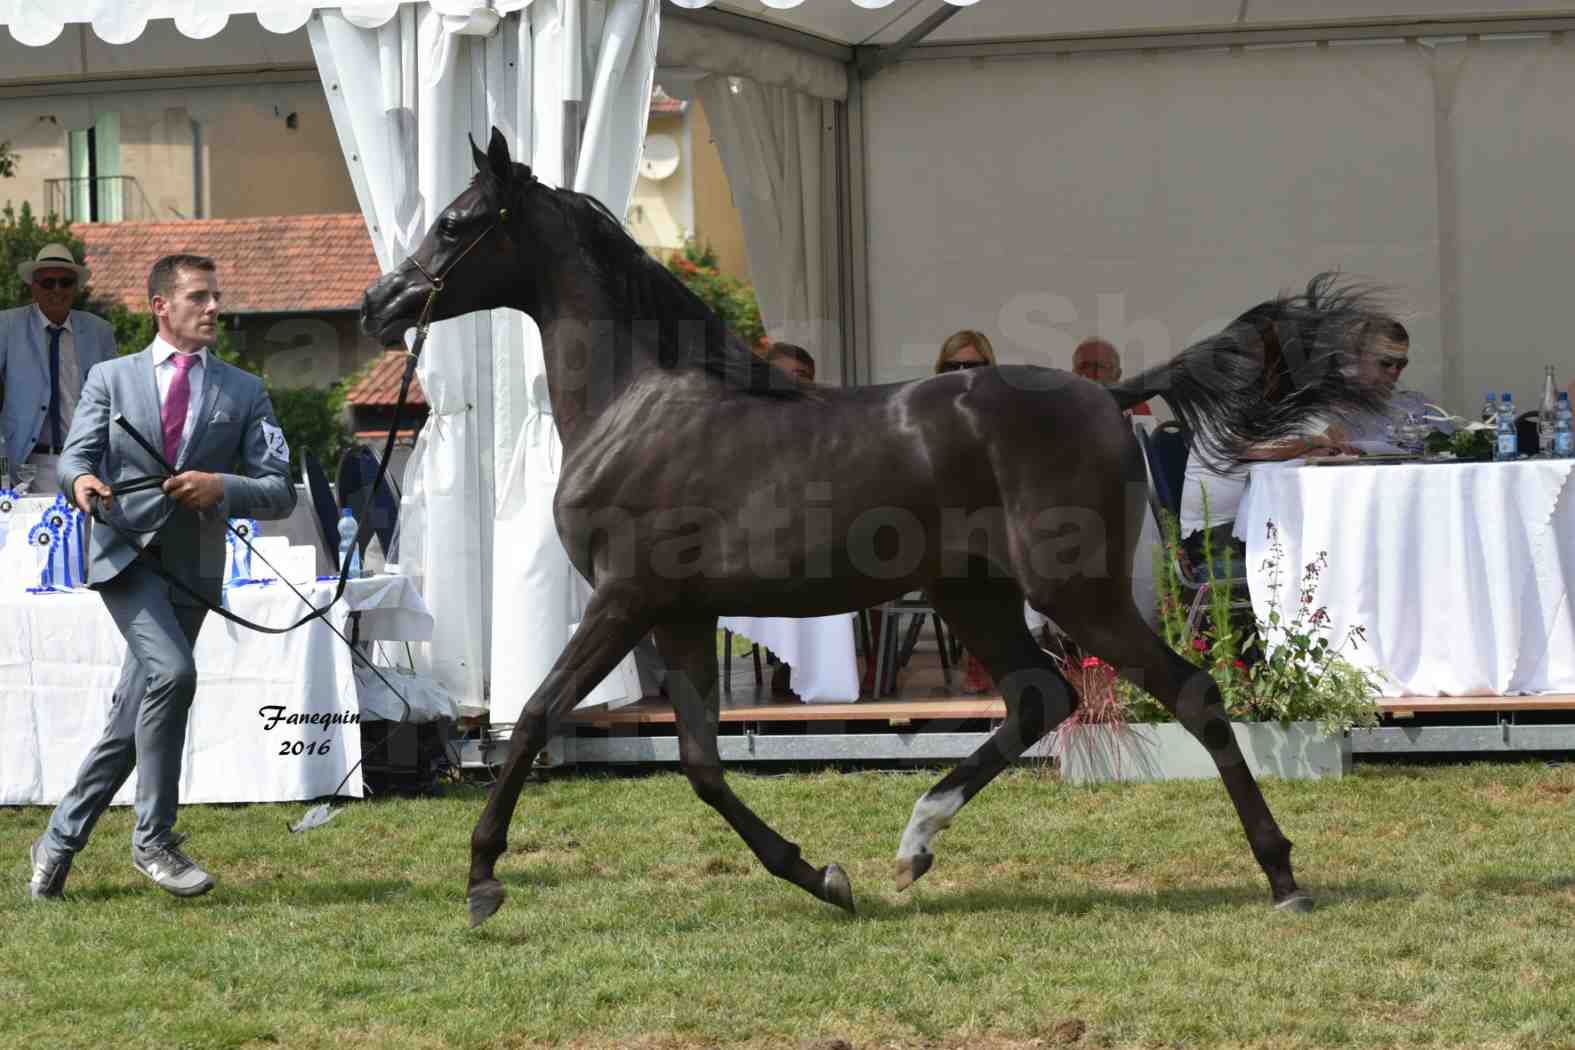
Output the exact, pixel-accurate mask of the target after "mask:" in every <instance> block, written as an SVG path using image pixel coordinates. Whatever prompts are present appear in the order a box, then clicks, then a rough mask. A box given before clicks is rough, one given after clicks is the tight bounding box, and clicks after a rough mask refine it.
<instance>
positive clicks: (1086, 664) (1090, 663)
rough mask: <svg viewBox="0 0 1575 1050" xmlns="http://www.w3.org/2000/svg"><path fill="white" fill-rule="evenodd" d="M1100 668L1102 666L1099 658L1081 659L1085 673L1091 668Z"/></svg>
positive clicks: (1086, 657)
mask: <svg viewBox="0 0 1575 1050" xmlns="http://www.w3.org/2000/svg"><path fill="white" fill-rule="evenodd" d="M1102 666H1104V664H1103V662H1102V661H1101V660H1100V659H1099V657H1097V656H1085V657H1083V670H1085V671H1086V670H1088V669H1089V668H1091V667H1102Z"/></svg>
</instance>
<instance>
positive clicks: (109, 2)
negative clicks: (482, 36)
mask: <svg viewBox="0 0 1575 1050" xmlns="http://www.w3.org/2000/svg"><path fill="white" fill-rule="evenodd" d="M402 2H406V0H361V2H350V3H345V2H339V3H318V2H316V0H78V2H77V3H75V4H70V3H67V4H59V5H49V4H43V3H40V2H39V0H0V23H3V24H4V25H5V26H6V27H7V28H9V29H10V30H11V36H12V37H14V38H15V39H16V41H17V42H18V43H22V44H27V45H29V46H32V47H43V46H44V45H45V44H48V43H51V42H52V41H53V40H54V39H55V38H56V37H58V36H59V35H60V34H61V33H62V32H63V31H64V30H65V27H66V26H67V25H68V24H71V23H83V22H85V23H87V24H89V25H91V26H92V27H93V32H94V34H96V35H97V36H98V38H99V39H100V40H102V41H104V42H105V43H106V44H129V43H131V42H132V41H133V40H136V39H137V38H138V37H140V36H141V35H142V33H143V30H145V29H146V28H147V25H148V23H149V22H150V21H153V20H154V19H161V18H167V19H172V20H173V21H174V23H175V28H176V29H177V30H179V31H180V33H181V35H183V36H187V37H190V38H192V39H194V40H206V39H208V38H209V37H211V36H214V35H216V34H217V33H218V32H219V31H220V30H222V29H223V28H224V26H225V23H227V22H228V21H229V20H230V16H231V15H244V14H255V15H256V16H257V21H258V22H260V23H261V24H262V27H263V28H264V29H267V30H269V31H270V32H274V33H293V32H295V31H296V30H298V29H300V28H301V27H302V26H304V25H305V24H306V23H307V20H308V19H310V18H311V17H312V12H313V11H316V10H317V9H318V8H333V9H335V10H338V11H339V12H340V13H341V14H343V15H344V17H345V19H346V20H347V21H349V22H350V23H351V24H352V25H356V26H359V27H361V28H364V29H375V28H377V27H378V26H381V25H384V24H385V23H387V22H388V21H389V20H390V19H392V18H393V17H394V15H395V14H397V13H398V11H399V8H400V5H401V3H402ZM424 2H426V3H428V4H429V5H430V6H431V7H432V9H433V10H434V11H436V12H438V13H439V14H441V15H443V16H444V17H445V18H450V19H454V20H456V22H457V23H458V25H457V26H456V28H459V27H461V26H464V25H466V24H470V25H474V26H476V27H477V28H478V29H479V30H480V31H481V32H483V33H485V32H487V31H489V30H490V28H491V27H492V26H495V25H496V24H497V20H498V16H500V15H506V14H510V13H512V12H514V11H519V10H523V9H524V8H526V7H529V6H530V4H531V0H492V2H491V3H486V2H484V0H424Z"/></svg>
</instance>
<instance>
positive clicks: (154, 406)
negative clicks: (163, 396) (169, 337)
mask: <svg viewBox="0 0 1575 1050" xmlns="http://www.w3.org/2000/svg"><path fill="white" fill-rule="evenodd" d="M136 360H137V367H136V369H135V375H134V376H133V378H132V383H131V396H132V399H133V400H132V403H131V405H130V406H129V407H130V408H131V411H130V412H128V413H126V418H127V419H129V420H130V421H131V423H132V425H133V426H135V427H136V428H137V430H138V431H140V432H141V434H142V436H143V437H145V438H147V439H148V440H149V441H150V442H152V444H153V447H154V448H159V447H160V446H161V445H162V444H163V442H164V417H163V416H162V415H161V414H160V412H159V381H158V378H157V376H156V375H155V374H154V371H153V347H152V345H151V344H150V345H149V346H148V348H147V349H146V350H144V351H142V353H140V354H138V355H137V358H136ZM155 469H156V468H155Z"/></svg>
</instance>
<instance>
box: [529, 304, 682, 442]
mask: <svg viewBox="0 0 1575 1050" xmlns="http://www.w3.org/2000/svg"><path fill="white" fill-rule="evenodd" d="M542 320H543V323H542V356H543V359H544V361H545V363H546V367H547V390H548V394H549V396H550V397H551V398H552V415H553V421H554V422H555V423H556V425H557V428H558V436H559V438H560V439H561V440H562V442H563V445H564V450H565V451H568V450H569V449H571V448H572V447H573V446H574V445H575V444H576V443H577V442H578V439H579V437H580V436H581V435H582V434H584V433H585V432H586V431H587V430H589V429H590V426H591V424H593V423H594V422H595V421H596V420H597V419H599V418H600V417H601V416H602V415H603V414H605V413H606V412H607V411H608V409H610V408H611V407H612V406H613V405H614V404H615V403H616V402H617V400H618V399H619V397H621V396H622V395H623V393H624V391H625V390H627V389H628V387H629V385H630V384H631V383H633V382H634V380H635V379H636V378H637V377H638V376H639V375H640V374H641V373H643V372H645V371H647V370H649V369H652V368H656V367H657V365H658V362H657V359H656V345H655V342H654V340H651V339H649V338H642V337H641V333H640V332H639V330H638V326H637V325H636V324H635V323H633V322H631V320H630V319H629V318H627V317H624V316H621V312H620V311H619V310H617V309H616V308H614V307H613V306H612V305H610V303H609V302H608V301H607V300H606V298H605V297H603V296H600V295H596V294H594V293H592V292H583V291H571V292H570V294H568V295H566V296H565V297H564V298H563V299H562V300H561V301H560V303H559V304H558V308H557V309H556V310H554V311H551V312H550V313H549V316H547V317H544V318H543V319H542Z"/></svg>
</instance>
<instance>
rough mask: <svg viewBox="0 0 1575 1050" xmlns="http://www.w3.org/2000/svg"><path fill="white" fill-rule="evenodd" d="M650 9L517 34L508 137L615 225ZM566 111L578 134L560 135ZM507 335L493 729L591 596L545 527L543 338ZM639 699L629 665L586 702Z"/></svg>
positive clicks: (653, 16)
mask: <svg viewBox="0 0 1575 1050" xmlns="http://www.w3.org/2000/svg"><path fill="white" fill-rule="evenodd" d="M575 4H583V6H580V7H576V6H574V5H575ZM659 10H660V3H659V0H608V2H606V3H601V2H597V3H583V0H568V2H563V0H536V3H535V4H534V6H532V7H531V8H530V9H529V10H528V11H527V12H526V13H525V17H526V21H525V22H524V23H523V24H522V29H521V31H522V33H524V32H528V33H529V36H530V39H531V41H532V43H533V48H532V51H531V55H530V60H529V61H522V62H521V65H520V69H521V70H522V71H524V72H522V74H521V87H520V92H521V94H522V95H525V96H528V97H530V98H531V99H533V103H534V104H533V106H532V107H531V110H530V112H531V113H532V114H533V120H532V122H531V123H530V124H529V125H525V126H522V127H521V128H520V129H519V134H518V136H517V138H516V141H518V142H519V143H521V148H522V149H525V144H526V143H528V144H529V146H528V149H526V152H525V155H524V156H523V157H520V159H524V160H528V161H529V163H530V164H531V167H532V170H533V171H534V173H535V175H536V177H537V178H538V179H540V180H541V181H543V182H545V183H548V184H549V185H554V186H561V185H563V184H564V183H565V181H566V178H565V177H566V174H567V172H566V167H567V164H568V161H567V159H566V155H567V154H577V163H576V164H575V170H574V176H573V180H572V187H573V189H575V190H577V191H578V192H580V193H586V194H590V195H591V196H593V197H595V198H597V199H598V200H600V201H601V202H602V203H603V204H604V205H606V206H607V208H608V210H609V211H611V212H612V213H613V214H614V215H623V214H624V213H625V212H626V211H627V210H628V207H629V200H630V198H631V197H632V196H633V195H634V186H635V181H636V180H637V179H638V177H639V163H640V148H641V144H642V143H643V142H644V140H645V126H646V117H647V114H648V113H649V110H650V105H651V85H652V73H653V71H654V69H655V66H656V39H657V28H658V17H659ZM576 38H578V42H577V43H576ZM576 102H578V103H580V104H579V105H578V106H576V105H574V103H576ZM566 103H568V105H566ZM576 110H577V111H578V112H579V113H580V114H582V116H581V119H582V121H583V128H573V127H571V126H570V116H569V115H570V114H572V113H573V112H575V111H576ZM566 135H572V136H576V137H577V139H578V144H577V148H571V149H568V150H566V149H565V145H566V141H565V136H566ZM571 145H572V144H571ZM507 328H508V332H507V338H500V339H497V340H495V342H494V346H495V347H496V349H497V351H498V353H497V358H496V376H497V383H498V387H497V390H498V398H497V427H496V435H497V445H496V455H497V457H498V458H497V462H498V463H499V464H506V465H507V473H506V474H505V479H504V482H503V484H502V486H501V488H500V490H499V493H498V501H497V511H496V514H497V522H496V534H497V535H498V536H502V537H506V538H507V539H506V542H505V543H504V544H502V545H501V546H500V548H499V550H498V555H497V558H496V560H495V562H494V564H493V566H492V629H493V631H494V634H495V635H496V636H497V637H498V638H499V639H505V638H506V639H507V643H506V644H499V645H496V646H494V647H493V650H492V658H491V682H492V688H491V701H490V711H491V719H492V722H493V724H494V725H506V724H510V723H513V722H515V721H516V720H517V719H518V717H519V713H520V710H521V708H523V707H524V705H525V702H526V700H528V699H529V698H530V695H531V694H532V693H533V692H535V690H536V687H537V686H538V685H540V684H541V681H542V679H543V678H545V677H546V675H547V672H548V671H549V670H551V668H552V664H553V662H554V661H555V660H556V659H557V658H558V654H559V653H561V652H562V651H563V647H564V645H566V644H567V643H568V640H569V635H570V633H571V632H572V629H573V628H574V626H576V625H577V624H578V622H579V620H580V618H581V616H582V615H583V614H584V611H585V605H586V602H587V601H588V600H589V598H590V585H589V584H588V583H587V582H586V581H585V579H584V578H583V577H581V576H580V575H579V573H578V572H577V571H576V570H575V569H574V567H573V566H572V565H570V564H569V559H568V555H567V554H566V553H565V552H564V550H563V545H562V543H560V542H559V540H558V533H557V529H556V527H555V525H554V523H553V518H552V499H553V494H554V492H555V491H556V489H557V485H558V471H559V467H560V466H561V464H562V459H563V449H562V446H561V445H560V444H559V443H558V435H557V430H556V428H555V426H554V424H553V418H552V403H551V401H550V400H549V399H548V396H547V376H546V371H545V368H544V365H543V362H542V350H541V339H540V333H539V332H538V331H537V329H536V326H535V324H534V323H532V322H531V321H530V320H529V319H528V318H524V317H523V316H522V315H519V314H512V315H510V316H509V317H508V319H507ZM640 695H641V689H640V683H639V677H638V675H637V673H636V671H635V665H634V661H633V659H632V658H625V660H624V661H623V662H622V664H620V666H619V669H618V670H617V671H615V672H614V673H613V674H612V675H609V676H608V678H607V679H606V680H605V681H603V682H602V683H601V684H600V685H599V686H598V687H597V688H596V690H594V691H593V692H592V694H591V696H590V697H589V698H587V700H586V701H585V703H587V704H590V703H607V704H611V705H613V706H617V705H620V704H624V703H632V702H633V701H636V700H638V699H640Z"/></svg>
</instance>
